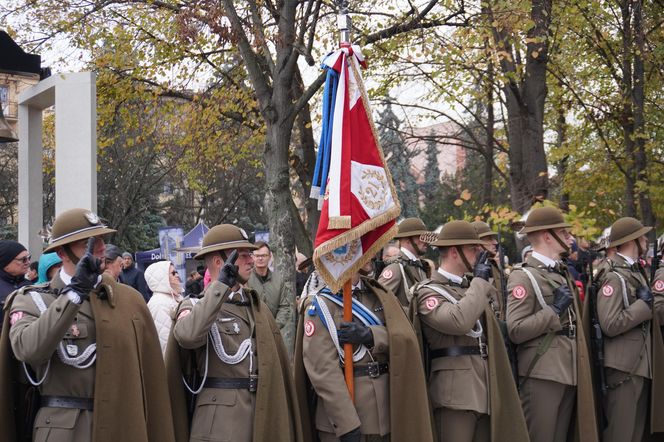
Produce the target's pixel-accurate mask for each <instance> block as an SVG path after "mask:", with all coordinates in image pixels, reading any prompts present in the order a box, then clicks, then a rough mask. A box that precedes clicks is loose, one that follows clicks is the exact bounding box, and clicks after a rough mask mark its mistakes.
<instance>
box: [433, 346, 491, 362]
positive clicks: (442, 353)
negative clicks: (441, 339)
mask: <svg viewBox="0 0 664 442" xmlns="http://www.w3.org/2000/svg"><path fill="white" fill-rule="evenodd" d="M481 354H482V351H481V350H480V347H479V346H477V345H473V346H460V345H459V346H454V347H445V348H437V349H435V350H430V351H429V357H431V359H436V358H448V357H456V356H468V355H481Z"/></svg>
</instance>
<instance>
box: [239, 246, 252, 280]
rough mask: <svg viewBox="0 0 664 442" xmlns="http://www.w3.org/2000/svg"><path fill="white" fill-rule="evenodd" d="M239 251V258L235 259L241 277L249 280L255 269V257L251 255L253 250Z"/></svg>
mask: <svg viewBox="0 0 664 442" xmlns="http://www.w3.org/2000/svg"><path fill="white" fill-rule="evenodd" d="M237 252H238V255H237V260H236V261H235V265H236V266H237V268H238V273H239V275H240V279H241V280H243V281H248V280H249V276H250V275H251V271H252V270H253V269H254V258H253V256H252V255H251V251H250V250H249V249H238V251H237Z"/></svg>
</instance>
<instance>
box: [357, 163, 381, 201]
mask: <svg viewBox="0 0 664 442" xmlns="http://www.w3.org/2000/svg"><path fill="white" fill-rule="evenodd" d="M360 181H361V184H360V192H359V195H358V196H359V198H360V199H361V200H362V202H363V203H364V205H365V206H367V207H369V208H370V209H373V210H380V209H381V208H383V207H384V206H385V200H386V195H389V188H388V184H387V179H386V177H385V175H383V174H382V173H381V172H380V171H378V170H372V169H368V170H363V171H362V177H361V178H360Z"/></svg>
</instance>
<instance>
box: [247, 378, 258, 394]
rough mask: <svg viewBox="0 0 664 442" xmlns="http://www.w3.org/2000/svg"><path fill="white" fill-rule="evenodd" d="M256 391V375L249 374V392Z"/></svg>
mask: <svg viewBox="0 0 664 442" xmlns="http://www.w3.org/2000/svg"><path fill="white" fill-rule="evenodd" d="M257 390H258V375H256V374H250V375H249V392H251V393H256V391H257Z"/></svg>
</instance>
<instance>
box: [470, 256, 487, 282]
mask: <svg viewBox="0 0 664 442" xmlns="http://www.w3.org/2000/svg"><path fill="white" fill-rule="evenodd" d="M473 276H474V277H475V278H482V279H483V280H485V281H488V280H489V278H491V264H489V252H487V251H486V250H485V251H483V252H482V253H480V254H479V256H478V257H477V260H476V261H475V267H473Z"/></svg>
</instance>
